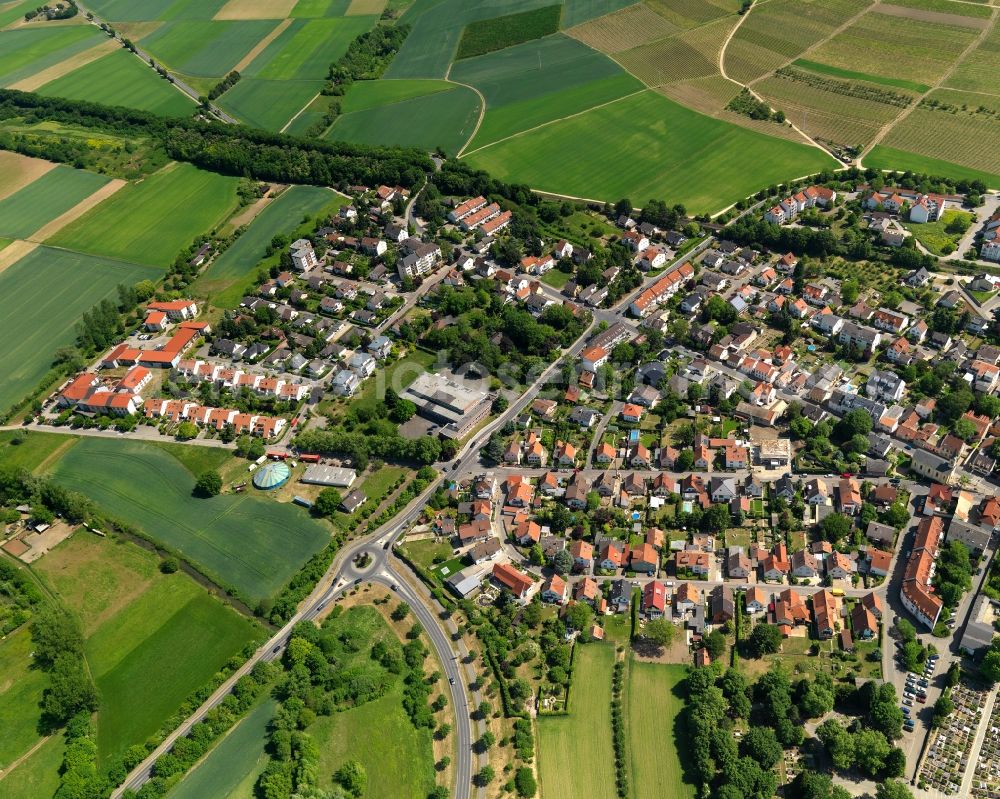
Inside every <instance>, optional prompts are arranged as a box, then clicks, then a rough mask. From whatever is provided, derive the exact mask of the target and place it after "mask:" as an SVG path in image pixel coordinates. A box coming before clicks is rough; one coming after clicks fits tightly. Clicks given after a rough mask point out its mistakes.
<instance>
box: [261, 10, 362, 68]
mask: <svg viewBox="0 0 1000 799" xmlns="http://www.w3.org/2000/svg"><path fill="white" fill-rule="evenodd" d="M376 21H377V18H376V17H373V16H365V17H342V18H330V19H296V20H294V21H293V22H292V24H291V25H289V26H288V27H287V28H286V29H285V30H284V31H282V33H281V35H279V36H278V38H277V39H275V40H274V41H273V42H271V43H270V44H269V45H268V46H267V47H266V48H264V52H262V53H261V54H260V55H258V56H257V57H256V58H255V59H254V60H253V61H252V62H251V64H250V66H248V67H247V68H246V69H245V70H244V77H249V78H264V79H267V80H283V81H290V80H322V79H324V78H325V77H326V73H327V70H328V69H329V67H330V64H332V63H333V62H334V61H336V60H337V59H338V58H340V57H341V56H342V55H343V54H344V53H345V52H347V47H348V45H349V44H350V43H351V42H352V41H353V40H354V39H355V38H357V37H358V36H360V35H361V34H362V33H364V32H365V31H367V30H368V29H369V28H371V27H372V26H373V25H374V24H375V22H376Z"/></svg>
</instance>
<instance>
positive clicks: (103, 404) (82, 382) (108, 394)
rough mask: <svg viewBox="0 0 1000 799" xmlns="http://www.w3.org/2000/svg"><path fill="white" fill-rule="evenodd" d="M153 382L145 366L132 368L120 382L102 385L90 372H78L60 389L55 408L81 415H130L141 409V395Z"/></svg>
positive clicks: (99, 379)
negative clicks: (69, 410) (66, 409)
mask: <svg viewBox="0 0 1000 799" xmlns="http://www.w3.org/2000/svg"><path fill="white" fill-rule="evenodd" d="M152 379H153V374H152V372H150V371H149V370H148V369H147V368H146V367H144V366H133V367H132V368H131V369H129V370H128V372H126V373H125V376H124V377H122V378H121V379H120V380H115V381H112V382H111V383H105V382H103V381H102V380H101V378H100V377H99V376H98V375H96V374H94V373H93V372H81V373H80V374H78V375H77V376H76V377H74V378H73V379H72V380H70V381H69V382H68V383H67V384H66V385H64V386H63V387H62V388H61V389H60V390H59V395H58V399H57V400H56V405H57V407H59V408H74V409H75V410H77V411H80V412H81V413H93V414H98V415H107V416H131V415H133V414H135V413H136V412H138V410H139V408H141V407H142V403H143V400H142V396H141V395H140V392H141V391H142V390H143V389H144V388H145V387H146V386H147V385H148V384H149V382H150V380H152Z"/></svg>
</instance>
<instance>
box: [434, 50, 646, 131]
mask: <svg viewBox="0 0 1000 799" xmlns="http://www.w3.org/2000/svg"><path fill="white" fill-rule="evenodd" d="M451 79H452V80H456V81H459V82H461V83H468V84H470V85H472V86H475V87H476V88H477V89H478V90H479V91H480V92H482V94H483V96H484V97H485V98H486V115H485V117H484V119H483V122H482V125H480V127H479V130H478V132H477V133H476V137H475V139H474V140H473V141H472V143H471V144H470V145H469V148H468V149H469V150H475V149H476V148H478V147H482V146H484V145H486V144H489V143H491V142H495V141H498V140H499V139H502V138H505V137H506V136H510V135H512V134H514V133H518V132H520V131H523V130H528V129H530V128H533V127H535V126H536V125H541V124H544V123H545V122H550V121H552V120H554V119H561V118H562V117H566V116H569V115H571V114H577V113H580V112H581V111H586V110H587V109H589V108H593V107H594V106H597V105H600V104H602V103H606V102H610V101H611V100H615V99H617V98H619V97H622V96H624V95H626V94H630V93H632V92H636V91H640V90H641V89H642V88H643V86H642V84H641V83H640V82H639V81H638V80H636V79H635V78H633V77H632V76H631V75H629V74H627V73H626V72H624V71H622V69H621V67H619V66H618V65H617V64H616V63H615V62H614V61H612V60H611V59H610V58H608V57H607V56H605V55H603V54H601V53H598V52H595V51H594V50H592V49H590V48H589V47H587V46H586V45H584V44H582V43H580V42H578V41H576V40H575V39H570V38H569V37H567V36H563V35H562V34H560V35H557V36H548V37H546V38H545V39H540V40H538V41H535V42H528V43H526V44H522V45H518V46H517V47H510V48H508V49H506V50H502V51H500V52H496V53H490V54H489V55H484V56H480V57H479V58H469V59H465V60H463V61H459V62H457V63H456V64H455V66H454V67H452V70H451Z"/></svg>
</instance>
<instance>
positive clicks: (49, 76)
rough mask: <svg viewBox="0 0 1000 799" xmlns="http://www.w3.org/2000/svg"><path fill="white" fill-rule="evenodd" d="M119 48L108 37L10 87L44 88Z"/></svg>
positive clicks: (28, 89) (22, 89)
mask: <svg viewBox="0 0 1000 799" xmlns="http://www.w3.org/2000/svg"><path fill="white" fill-rule="evenodd" d="M117 49H118V47H117V46H116V44H115V41H114V40H113V39H108V40H106V41H103V42H100V43H98V44H95V45H94V46H93V47H88V48H87V49H86V50H84V51H83V52H81V53H76V54H75V55H71V56H70V57H69V58H64V59H63V60H62V61H60V62H59V63H57V64H53V65H52V66H50V67H46V68H45V69H43V70H41V71H40V72H36V73H35V74H34V75H29V76H28V77H27V78H22V79H21V80H19V81H18V82H17V83H12V84H11V85H10V87H9V88H11V89H17V90H18V91H22V92H33V91H37V90H38V89H40V88H42V86H45V85H46V84H49V83H52V81H55V80H58V79H59V78H62V77H64V76H66V75H70V74H72V73H73V72H76V71H77V70H78V69H82V68H83V67H85V66H87V65H88V64H92V63H93V62H95V61H97V60H98V59H100V58H103V57H104V56H106V55H108V54H110V53H112V52H114V51H115V50H117Z"/></svg>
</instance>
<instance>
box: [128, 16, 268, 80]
mask: <svg viewBox="0 0 1000 799" xmlns="http://www.w3.org/2000/svg"><path fill="white" fill-rule="evenodd" d="M272 30H274V20H266V19H248V20H224V21H212V22H202V21H190V20H179V21H174V22H167V23H165V24H164V25H161V26H160V27H159V28H157V29H156V30H155V31H153V33H151V34H150V35H149V36H146V37H145V38H143V39H142V40H141V41H140V42H139V44H140V45H141V46H142V48H143V49H144V50H147V51H148V52H149V53H150V54H151V55H152V56H153V57H154V58H156V59H157V60H158V61H162V62H163V63H164V64H166V65H167V66H169V67H171V68H172V69H175V70H177V71H178V72H180V73H181V74H183V75H191V76H193V77H196V78H221V77H222V76H223V75H225V74H226V73H227V72H229V70H231V69H232V68H233V67H234V66H235V65H236V64H238V63H239V62H240V59H242V58H243V56H245V55H246V54H247V53H249V52H250V51H251V50H252V49H253V48H254V45H256V44H257V42H259V41H260V40H261V39H263V38H264V37H265V36H267V34H269V33H270V32H271V31H272Z"/></svg>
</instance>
